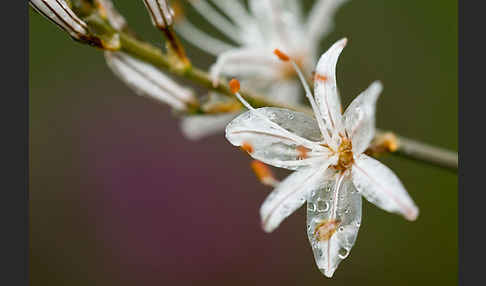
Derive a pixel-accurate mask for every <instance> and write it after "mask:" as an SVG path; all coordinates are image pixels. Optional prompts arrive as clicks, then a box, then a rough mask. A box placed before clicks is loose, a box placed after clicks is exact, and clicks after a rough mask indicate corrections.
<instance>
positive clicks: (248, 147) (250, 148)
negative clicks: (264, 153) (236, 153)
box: [241, 142, 253, 154]
mask: <svg viewBox="0 0 486 286" xmlns="http://www.w3.org/2000/svg"><path fill="white" fill-rule="evenodd" d="M241 149H243V150H244V151H246V152H248V153H250V154H251V153H253V146H251V144H250V143H248V142H243V144H241Z"/></svg>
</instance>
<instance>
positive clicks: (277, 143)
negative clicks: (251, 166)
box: [226, 107, 329, 170]
mask: <svg viewBox="0 0 486 286" xmlns="http://www.w3.org/2000/svg"><path fill="white" fill-rule="evenodd" d="M255 112H259V113H260V114H255ZM265 119H267V120H265ZM277 127H278V128H277ZM226 138H227V139H228V141H230V143H231V144H233V145H235V146H243V147H246V148H247V149H248V148H251V151H250V152H249V153H250V155H251V156H252V157H253V158H255V159H257V160H259V161H262V162H264V163H266V164H270V165H273V166H276V167H280V168H287V169H291V170H295V169H298V168H301V167H305V166H308V165H309V164H313V163H316V162H317V161H319V160H325V159H326V157H327V156H326V155H328V154H329V152H328V150H327V148H325V147H323V146H320V145H318V144H316V143H315V142H314V141H320V140H321V134H320V132H319V128H318V126H317V122H316V120H315V119H314V118H313V117H310V116H308V115H306V114H303V113H299V112H294V111H290V110H287V109H281V108H273V107H265V108H259V109H256V110H254V111H247V112H245V113H243V114H241V115H240V116H238V117H237V118H235V119H234V120H233V121H231V122H230V123H229V124H228V126H227V127H226ZM303 147H305V148H307V149H308V152H307V153H306V155H307V156H305V157H307V159H306V158H302V152H301V151H299V148H303Z"/></svg>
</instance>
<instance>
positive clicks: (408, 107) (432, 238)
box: [29, 0, 458, 285]
mask: <svg viewBox="0 0 486 286" xmlns="http://www.w3.org/2000/svg"><path fill="white" fill-rule="evenodd" d="M114 2H115V4H116V5H117V7H118V8H119V10H120V11H121V12H122V13H123V14H124V15H125V16H126V18H127V20H128V21H129V23H130V25H131V26H132V27H133V28H134V29H135V30H136V31H137V32H138V33H139V34H140V35H141V36H143V37H144V38H146V39H150V40H152V41H153V42H154V43H158V45H162V43H161V41H160V34H159V33H158V32H157V31H156V30H155V29H153V28H152V26H151V24H150V20H149V18H148V14H147V12H146V11H145V8H144V6H143V3H142V1H114ZM305 2H306V3H310V2H312V1H305ZM29 13H30V37H29V41H30V54H29V57H30V72H29V74H30V75H29V80H30V84H29V86H30V237H31V238H30V272H31V285H161V284H163V283H164V282H165V283H166V284H168V285H194V284H197V285H214V284H215V285H218V284H229V283H231V285H248V284H250V285H253V284H257V285H260V284H264V283H267V284H268V283H270V284H271V285H296V284H302V285H304V284H306V285H314V284H318V283H328V284H331V283H332V284H334V285H349V284H351V285H353V284H354V283H360V284H361V285H386V284H390V283H392V284H393V285H410V284H412V283H413V284H414V285H430V284H431V283H433V284H439V283H441V285H456V284H457V236H458V234H457V176H456V175H455V174H452V173H450V172H448V171H443V170H440V169H437V168H435V167H430V166H427V165H423V164H419V163H416V162H413V161H409V160H406V159H402V158H397V157H391V156H390V157H383V158H381V160H382V161H384V162H385V163H386V164H387V165H388V166H390V167H391V168H392V169H393V170H394V171H395V172H396V173H397V174H398V175H399V177H400V178H401V179H402V181H403V183H404V185H405V186H406V187H407V189H408V191H409V193H410V195H411V196H412V197H413V198H414V200H415V202H416V203H417V205H418V206H419V207H420V216H419V218H418V220H417V221H416V222H413V223H411V222H407V221H405V220H404V219H403V218H401V217H399V216H397V215H393V214H388V213H385V212H383V211H381V210H379V209H378V208H376V207H375V206H373V205H371V204H369V203H367V202H366V203H364V209H363V223H362V226H361V229H360V233H359V235H358V240H357V242H356V245H355V246H354V248H353V250H352V251H351V254H350V256H349V257H348V258H347V259H346V260H345V261H344V262H343V263H341V265H340V267H339V268H338V270H337V271H336V273H335V275H334V277H333V278H332V279H331V280H329V279H327V278H325V277H324V276H323V275H322V274H321V273H320V272H319V271H318V270H317V267H316V266H315V264H314V259H313V256H312V251H311V249H310V246H309V244H308V241H307V237H306V234H305V211H304V208H302V209H300V210H299V211H298V212H296V214H294V215H292V216H290V217H289V218H288V219H287V220H286V221H285V222H284V223H283V224H282V225H281V226H280V227H279V228H278V229H277V230H276V231H275V232H274V233H272V234H265V233H263V231H262V230H261V229H260V224H259V215H258V209H259V207H260V204H261V202H262V201H263V199H264V198H265V196H266V195H267V194H268V192H269V191H270V189H268V188H266V187H264V186H262V185H260V184H259V183H258V182H257V181H256V179H255V178H254V175H253V174H252V173H251V171H250V168H249V165H248V163H249V159H248V157H247V156H246V155H244V153H243V152H240V151H238V150H236V149H235V148H234V147H232V146H231V145H230V144H229V143H227V141H226V140H225V139H224V138H223V136H222V135H219V136H213V137H210V138H207V139H204V140H202V141H197V142H191V141H187V140H186V139H184V138H183V136H182V134H181V132H180V131H179V121H178V119H177V118H176V117H174V116H173V115H172V113H171V111H170V109H169V108H168V107H166V106H163V105H157V104H154V103H153V102H152V101H151V100H148V99H145V98H142V97H138V96H134V94H133V93H132V92H131V91H130V90H129V89H128V88H126V87H125V85H123V84H122V83H121V82H120V81H119V80H118V79H117V78H115V76H114V75H113V74H112V73H111V72H110V71H109V70H108V68H107V67H106V65H105V64H104V59H103V56H102V53H100V52H99V51H98V50H95V49H91V48H88V47H86V46H82V45H80V44H78V43H75V42H73V41H71V40H70V38H69V37H68V36H67V35H66V34H65V33H63V32H62V31H61V30H60V29H58V28H57V27H56V26H54V25H52V24H51V23H49V22H48V21H47V20H46V19H44V18H42V17H41V16H40V15H38V14H36V13H34V12H33V11H32V9H31V11H30V12H29ZM344 36H346V37H348V39H349V44H348V45H347V47H346V49H345V50H344V52H343V54H342V55H341V58H340V60H339V63H338V67H337V69H338V70H337V73H338V78H339V79H338V86H339V88H340V90H341V95H342V96H343V102H344V103H345V104H346V105H347V104H348V103H349V102H350V101H351V100H352V99H353V98H354V97H355V96H356V95H357V94H358V93H359V92H360V91H362V90H363V89H365V88H366V87H367V86H368V85H369V83H371V82H372V81H373V80H375V79H380V80H381V81H382V82H383V84H384V92H383V93H382V96H381V97H380V99H379V101H378V107H377V125H378V127H380V128H383V129H390V130H393V131H396V132H397V133H399V134H401V135H404V136H408V137H411V138H414V139H418V140H422V141H425V142H427V143H431V144H435V145H438V146H443V147H446V148H449V149H452V150H457V129H458V125H457V1H440V4H439V2H437V1H418V0H417V1H384V0H383V1H357V0H351V1H350V2H348V3H347V4H345V5H344V6H343V7H342V8H341V9H340V10H339V11H338V13H337V17H336V28H335V30H334V32H333V33H331V34H330V35H329V36H328V37H327V38H326V39H323V41H322V52H324V51H325V50H326V49H327V47H329V46H330V45H331V44H332V43H334V42H335V41H336V40H338V39H340V38H342V37H344ZM303 44H305V43H303ZM187 50H188V53H189V55H190V56H191V59H192V61H193V62H194V63H195V65H197V66H200V67H207V66H208V65H209V64H211V63H212V62H214V59H213V58H211V57H208V56H205V55H204V54H202V53H200V52H199V51H198V50H197V49H194V48H192V47H191V46H189V45H188V46H187Z"/></svg>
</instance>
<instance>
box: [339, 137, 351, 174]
mask: <svg viewBox="0 0 486 286" xmlns="http://www.w3.org/2000/svg"><path fill="white" fill-rule="evenodd" d="M352 150H353V144H352V143H351V140H350V139H348V138H347V137H342V141H341V145H339V148H338V154H339V159H338V163H337V164H336V165H335V166H334V168H336V169H338V170H341V171H344V170H346V169H348V168H349V167H351V165H353V163H354V159H353V151H352Z"/></svg>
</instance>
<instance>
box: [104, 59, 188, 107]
mask: <svg viewBox="0 0 486 286" xmlns="http://www.w3.org/2000/svg"><path fill="white" fill-rule="evenodd" d="M105 58H106V62H107V64H108V66H109V67H110V69H111V70H112V71H113V72H114V73H115V74H116V75H117V76H118V77H120V79H121V80H123V81H124V82H125V83H126V84H127V85H128V86H129V87H131V88H132V89H133V90H134V91H135V92H136V93H137V94H139V95H145V96H149V97H151V98H153V99H155V100H157V101H162V102H164V103H167V104H169V105H170V106H172V107H173V108H175V109H179V110H183V109H185V108H186V103H189V102H192V101H193V100H194V97H193V94H192V92H191V91H190V90H188V89H186V88H183V87H181V86H180V85H179V84H177V83H176V82H174V81H173V80H172V79H170V78H169V77H168V76H166V75H165V74H164V73H162V72H161V71H159V70H158V69H156V68H155V67H153V66H151V65H149V64H147V63H144V62H142V61H140V60H137V59H135V58H133V57H131V56H129V55H127V54H124V53H121V52H105Z"/></svg>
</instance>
